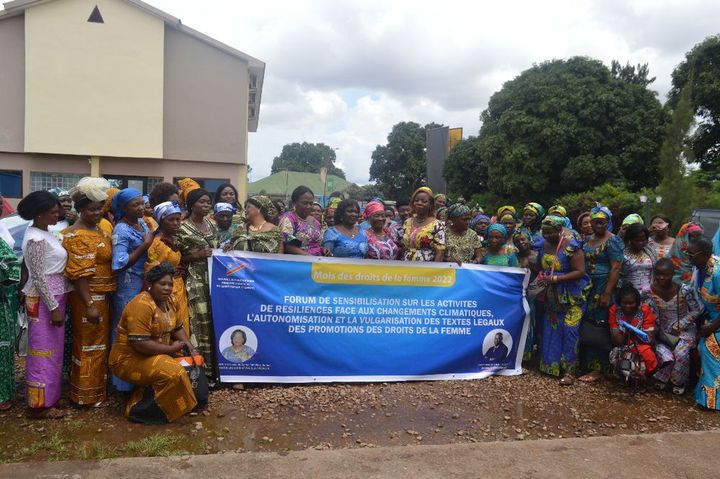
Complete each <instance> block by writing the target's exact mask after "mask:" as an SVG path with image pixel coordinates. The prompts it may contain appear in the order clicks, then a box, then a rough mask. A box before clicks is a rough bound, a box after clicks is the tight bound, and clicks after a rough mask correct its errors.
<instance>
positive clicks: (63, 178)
mask: <svg viewBox="0 0 720 479" xmlns="http://www.w3.org/2000/svg"><path fill="white" fill-rule="evenodd" d="M85 176H87V175H81V174H75V173H46V172H44V171H31V172H30V191H40V190H49V189H51V188H62V189H63V190H69V189H70V188H72V187H73V186H75V185H77V184H78V181H80V180H81V179H83V177H85Z"/></svg>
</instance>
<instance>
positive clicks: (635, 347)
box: [608, 304, 658, 374]
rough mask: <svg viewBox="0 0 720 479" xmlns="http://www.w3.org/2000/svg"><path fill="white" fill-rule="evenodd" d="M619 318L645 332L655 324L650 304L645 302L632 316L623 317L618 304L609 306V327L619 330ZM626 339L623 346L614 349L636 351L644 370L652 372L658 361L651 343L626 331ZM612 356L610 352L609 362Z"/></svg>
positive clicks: (655, 319)
mask: <svg viewBox="0 0 720 479" xmlns="http://www.w3.org/2000/svg"><path fill="white" fill-rule="evenodd" d="M620 320H623V321H625V322H626V323H629V324H631V325H633V326H635V327H636V328H638V329H642V330H643V331H645V332H646V333H647V332H650V331H655V326H656V324H657V317H656V316H655V313H653V311H652V309H651V308H650V306H648V305H646V304H643V305H640V308H639V309H638V311H637V313H636V314H635V316H633V317H632V318H627V317H625V315H624V314H623V312H622V309H620V306H619V305H617V304H614V305H612V306H611V307H610V315H609V317H608V323H609V325H610V329H611V330H615V331H620V326H619V321H620ZM626 341H627V343H626V344H625V345H624V346H620V348H616V349H627V348H630V349H631V350H632V351H633V352H636V353H637V354H638V355H639V356H640V357H641V358H642V360H643V362H644V363H645V371H646V372H647V373H648V374H649V373H651V372H653V371H654V370H655V369H656V368H657V366H658V362H657V357H656V356H655V351H654V350H653V347H652V345H651V344H647V343H643V342H641V341H638V340H636V339H635V336H634V335H633V334H632V333H628V335H627V340H626ZM613 352H615V351H613ZM612 356H615V354H612V353H611V362H612Z"/></svg>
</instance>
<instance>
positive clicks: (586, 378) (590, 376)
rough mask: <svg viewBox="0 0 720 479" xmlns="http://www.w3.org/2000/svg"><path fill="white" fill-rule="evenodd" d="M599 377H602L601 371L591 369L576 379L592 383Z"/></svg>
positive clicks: (598, 379)
mask: <svg viewBox="0 0 720 479" xmlns="http://www.w3.org/2000/svg"><path fill="white" fill-rule="evenodd" d="M600 379H602V373H601V372H600V371H592V372H589V373H587V374H585V375H584V376H580V377H579V378H578V381H582V382H584V383H594V382H597V381H600Z"/></svg>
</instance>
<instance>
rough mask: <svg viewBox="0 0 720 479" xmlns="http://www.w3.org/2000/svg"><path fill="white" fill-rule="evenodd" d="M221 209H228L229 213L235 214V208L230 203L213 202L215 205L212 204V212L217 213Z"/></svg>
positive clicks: (221, 210)
mask: <svg viewBox="0 0 720 479" xmlns="http://www.w3.org/2000/svg"><path fill="white" fill-rule="evenodd" d="M223 211H229V212H230V213H232V214H235V213H237V208H235V207H234V206H233V205H231V204H230V203H215V206H213V212H214V213H215V214H216V215H217V214H218V213H222V212H223Z"/></svg>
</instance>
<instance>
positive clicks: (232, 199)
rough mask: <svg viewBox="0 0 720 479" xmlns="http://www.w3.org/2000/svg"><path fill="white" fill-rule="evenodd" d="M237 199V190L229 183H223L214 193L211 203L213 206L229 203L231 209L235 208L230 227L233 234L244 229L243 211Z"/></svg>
mask: <svg viewBox="0 0 720 479" xmlns="http://www.w3.org/2000/svg"><path fill="white" fill-rule="evenodd" d="M239 198H240V197H239V196H238V192H237V189H235V187H234V186H233V185H231V184H230V183H223V184H222V185H220V186H219V187H218V189H217V191H216V192H215V199H214V201H213V204H216V203H229V204H231V205H232V206H233V208H235V213H234V214H233V219H232V226H231V230H232V231H233V234H234V233H235V232H237V231H242V230H244V229H245V211H244V210H243V207H242V205H241V204H240V200H239Z"/></svg>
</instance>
